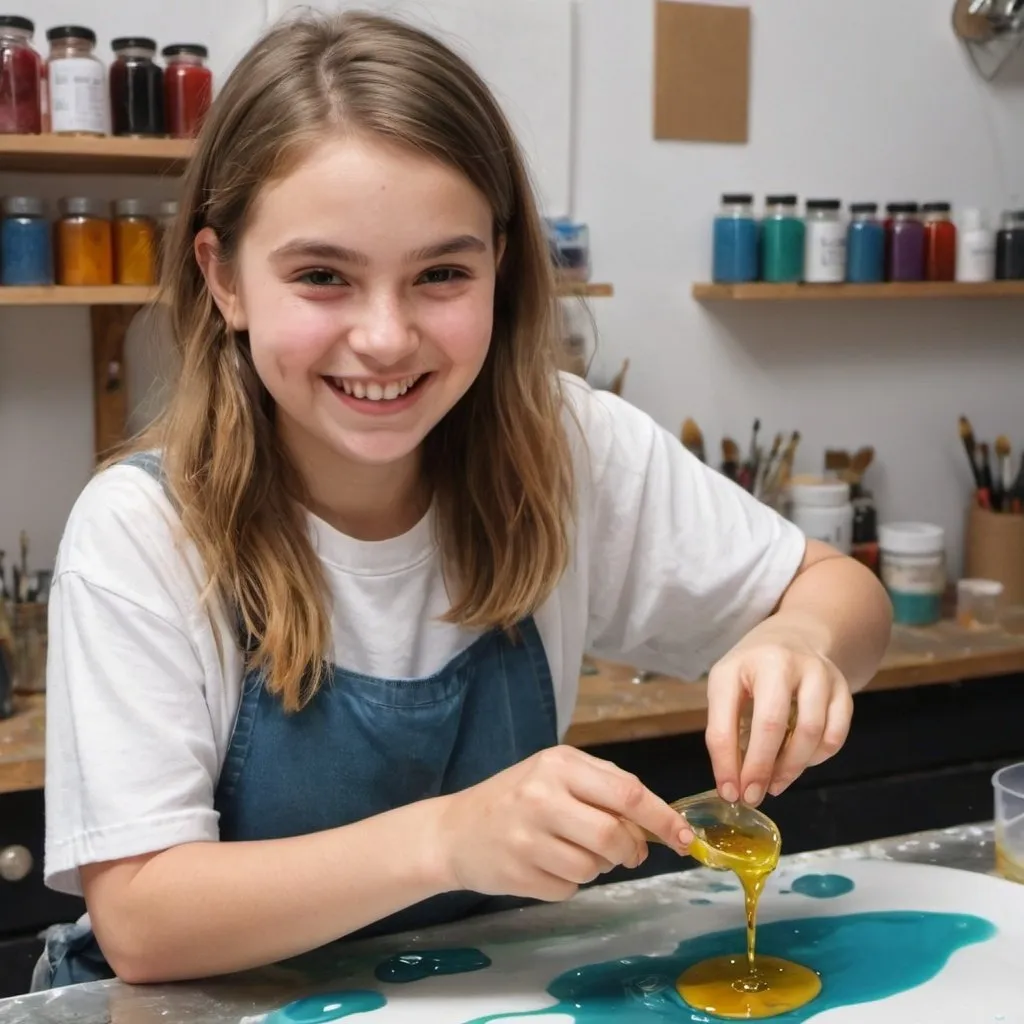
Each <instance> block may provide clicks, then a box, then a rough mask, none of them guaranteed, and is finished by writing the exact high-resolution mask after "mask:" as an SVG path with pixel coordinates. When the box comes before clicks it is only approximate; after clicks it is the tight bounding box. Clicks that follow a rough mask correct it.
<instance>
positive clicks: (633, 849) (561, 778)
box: [436, 746, 693, 901]
mask: <svg viewBox="0 0 1024 1024" xmlns="http://www.w3.org/2000/svg"><path fill="white" fill-rule="evenodd" d="M439 808H440V810H439V816H438V821H437V839H436V842H437V843H438V846H439V850H440V854H441V862H442V863H441V870H442V876H443V877H444V879H445V880H446V883H447V885H448V887H449V888H450V889H468V890H470V891H472V892H480V893H487V894H490V895H506V896H523V897H528V898H532V899H539V900H546V901H558V900H564V899H568V898H569V897H570V896H572V895H573V894H574V893H575V892H576V890H577V889H578V888H579V886H580V885H583V884H584V883H586V882H591V881H593V880H594V879H595V878H597V877H598V875H601V874H603V873H604V872H606V871H610V870H611V869H612V868H613V867H616V866H617V865H619V864H622V865H624V866H625V867H629V868H635V867H638V866H639V865H640V864H642V863H643V862H644V861H645V860H646V859H647V844H646V842H645V841H644V838H643V834H642V832H641V829H647V830H648V831H649V832H651V833H653V834H654V835H656V836H658V838H659V839H661V840H662V841H663V842H665V843H666V844H667V845H668V846H670V847H671V848H672V849H674V850H675V851H676V852H677V853H679V854H680V855H683V854H685V853H686V851H687V848H688V846H689V843H690V840H691V839H692V838H693V836H692V834H691V833H690V831H689V829H688V828H687V827H686V823H685V821H684V820H683V819H682V817H681V816H680V815H679V814H678V813H677V812H676V811H674V810H672V808H671V807H669V806H668V804H667V803H665V801H664V800H662V799H660V798H659V797H657V796H655V795H654V793H652V792H651V791H650V790H649V789H647V788H646V787H645V786H644V785H643V784H642V783H641V782H640V780H639V779H637V778H636V777H635V776H633V775H630V774H629V773H628V772H624V771H622V770H621V769H620V768H617V767H616V766H615V765H613V764H611V763H610V762H608V761H602V760H599V759H598V758H596V757H592V756H591V755H589V754H585V753H584V752H583V751H580V750H576V749H575V748H572V747H568V746H560V747H553V748H552V749H550V750H544V751H541V752H540V753H538V754H534V755H533V756H532V757H530V758H527V760H525V761H522V762H520V763H519V764H516V765H513V766H512V767H511V768H508V769H506V770H505V771H503V772H500V773H499V774H498V775H495V776H494V777H493V778H490V779H488V780H487V781H485V782H481V783H479V784H478V785H476V786H473V787H471V788H470V789H466V790H463V791H462V792H461V793H455V794H453V795H451V796H447V797H441V798H440V800H439Z"/></svg>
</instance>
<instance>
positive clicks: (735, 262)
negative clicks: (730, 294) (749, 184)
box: [712, 192, 757, 284]
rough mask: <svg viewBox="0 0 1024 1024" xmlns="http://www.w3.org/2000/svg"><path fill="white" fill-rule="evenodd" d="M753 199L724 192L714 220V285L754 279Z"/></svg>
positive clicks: (740, 194) (754, 235) (743, 194)
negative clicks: (715, 283)
mask: <svg viewBox="0 0 1024 1024" xmlns="http://www.w3.org/2000/svg"><path fill="white" fill-rule="evenodd" d="M753 207H754V197H753V196H752V195H750V194H749V193H747V192H727V193H726V194H725V195H723V196H722V205H721V208H720V209H719V211H718V215H717V216H716V217H715V223H714V231H713V253H712V263H713V267H712V277H713V279H714V280H715V281H716V282H720V283H724V284H737V283H741V282H744V281H756V280H757V221H756V220H754V208H753Z"/></svg>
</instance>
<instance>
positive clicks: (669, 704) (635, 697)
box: [0, 610, 1024, 793]
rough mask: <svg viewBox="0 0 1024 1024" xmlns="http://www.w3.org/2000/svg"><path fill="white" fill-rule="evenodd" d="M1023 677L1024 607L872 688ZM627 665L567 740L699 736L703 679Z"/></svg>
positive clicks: (19, 786)
mask: <svg viewBox="0 0 1024 1024" xmlns="http://www.w3.org/2000/svg"><path fill="white" fill-rule="evenodd" d="M1020 672H1024V610H1015V611H1014V613H1013V614H1007V616H1005V618H1004V623H1003V625H1002V626H1001V627H1000V628H999V629H993V630H971V629H964V628H962V627H961V626H958V625H957V624H956V623H955V622H952V621H947V622H941V623H939V624H938V625H936V626H930V627H927V628H922V629H912V628H909V627H905V626H897V627H896V628H895V629H894V630H893V637H892V643H891V644H890V647H889V651H888V653H887V654H886V656H885V659H884V661H883V662H882V666H881V668H880V669H879V671H878V674H877V675H876V676H875V678H874V679H873V680H872V681H871V683H870V684H869V685H868V687H867V689H868V690H892V689H902V688H906V687H911V686H925V685H930V684H936V683H951V682H957V681H960V680H970V679H982V678H986V677H990V676H999V675H1009V674H1012V673H1020ZM635 677H636V672H635V670H634V669H632V668H630V667H629V666H626V665H617V664H613V663H610V662H588V665H587V667H585V669H584V674H583V675H582V676H581V678H580V691H579V699H578V701H577V704H576V711H575V714H574V716H573V722H572V725H571V727H570V728H569V732H568V734H567V736H566V742H567V743H571V744H574V745H575V746H593V745H596V744H601V743H618V742H622V741H627V740H637V739H650V738H652V737H656V736H674V735H680V734H683V733H693V732H700V731H702V730H703V729H704V726H705V724H706V723H707V692H706V689H705V686H704V683H702V682H686V681H684V680H680V679H671V678H668V677H665V676H653V677H649V678H648V679H646V680H645V681H644V682H642V683H636V682H634V681H633V680H634V678H635ZM18 708H19V711H18V713H17V714H16V715H15V716H14V718H12V719H9V720H8V721H6V722H0V793H5V792H15V791H18V790H23V789H38V788H39V787H41V786H42V785H43V776H44V763H43V758H44V756H45V750H44V733H45V727H44V699H43V697H42V696H31V697H27V698H20V699H19V704H18Z"/></svg>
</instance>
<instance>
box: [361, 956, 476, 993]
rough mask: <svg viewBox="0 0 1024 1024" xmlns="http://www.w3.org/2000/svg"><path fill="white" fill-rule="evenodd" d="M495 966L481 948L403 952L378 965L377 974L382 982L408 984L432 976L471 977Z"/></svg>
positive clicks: (375, 973)
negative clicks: (467, 975) (477, 972)
mask: <svg viewBox="0 0 1024 1024" xmlns="http://www.w3.org/2000/svg"><path fill="white" fill-rule="evenodd" d="M490 966H491V959H490V957H488V956H486V955H485V954H483V953H481V952H480V950H479V949H431V950H424V951H423V952H422V953H413V952H409V953H399V954H398V955H397V956H393V957H389V958H388V959H387V960H385V961H384V962H383V963H381V964H378V965H377V967H376V969H375V970H374V972H373V974H374V977H375V978H376V979H377V980H378V981H386V982H389V983H390V984H392V985H406V984H408V983H409V982H410V981H422V980H423V979H424V978H429V977H430V976H431V975H440V974H468V973H469V972H470V971H482V970H483V969H484V968H485V967H490Z"/></svg>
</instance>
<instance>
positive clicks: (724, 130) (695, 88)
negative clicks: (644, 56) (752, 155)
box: [654, 0, 750, 143]
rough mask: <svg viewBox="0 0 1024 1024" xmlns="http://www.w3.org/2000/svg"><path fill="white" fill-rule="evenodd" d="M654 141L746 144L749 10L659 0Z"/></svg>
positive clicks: (747, 124) (655, 62) (656, 11)
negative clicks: (672, 140)
mask: <svg viewBox="0 0 1024 1024" xmlns="http://www.w3.org/2000/svg"><path fill="white" fill-rule="evenodd" d="M654 40H655V41H654V137H655V138H656V139H674V140H678V141H682V142H740V143H743V142H746V141H747V140H748V132H749V104H750V8H749V7H723V6H721V5H717V4H693V3H676V2H675V0H657V2H656V10H655V28H654Z"/></svg>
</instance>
